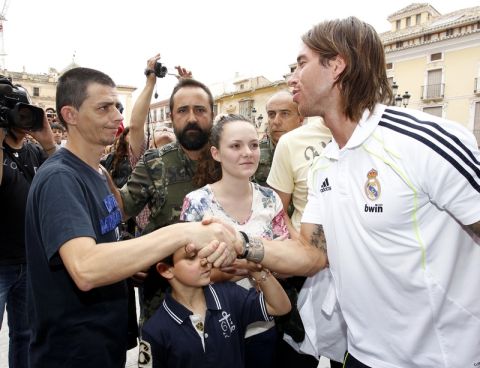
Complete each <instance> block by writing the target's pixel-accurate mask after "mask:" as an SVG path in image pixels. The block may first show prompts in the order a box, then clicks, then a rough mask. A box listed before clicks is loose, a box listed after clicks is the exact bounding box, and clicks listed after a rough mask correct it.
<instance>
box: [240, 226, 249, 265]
mask: <svg viewBox="0 0 480 368" xmlns="http://www.w3.org/2000/svg"><path fill="white" fill-rule="evenodd" d="M239 233H240V234H241V235H242V238H243V253H242V254H239V255H238V256H237V258H238V259H244V258H247V255H248V251H249V250H250V240H249V239H248V235H247V234H245V233H244V232H243V231H239Z"/></svg>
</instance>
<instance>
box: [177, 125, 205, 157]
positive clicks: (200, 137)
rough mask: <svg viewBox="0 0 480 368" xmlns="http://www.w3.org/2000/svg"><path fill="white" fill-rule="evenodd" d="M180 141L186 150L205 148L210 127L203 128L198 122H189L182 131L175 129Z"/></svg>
mask: <svg viewBox="0 0 480 368" xmlns="http://www.w3.org/2000/svg"><path fill="white" fill-rule="evenodd" d="M174 133H175V136H176V137H177V140H178V143H180V145H181V146H182V147H184V148H185V149H186V150H189V151H198V150H200V149H201V148H203V147H204V146H205V145H206V144H207V142H208V138H209V137H210V129H209V130H207V131H205V130H202V129H201V128H200V127H199V126H198V124H197V123H188V124H187V126H186V127H185V128H183V130H182V131H180V132H179V131H178V130H176V129H174Z"/></svg>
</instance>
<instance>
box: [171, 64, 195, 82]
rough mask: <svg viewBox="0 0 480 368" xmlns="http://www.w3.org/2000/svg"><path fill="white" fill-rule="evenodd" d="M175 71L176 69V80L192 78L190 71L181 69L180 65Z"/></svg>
mask: <svg viewBox="0 0 480 368" xmlns="http://www.w3.org/2000/svg"><path fill="white" fill-rule="evenodd" d="M175 69H177V72H178V76H176V77H177V79H178V80H181V79H191V78H193V76H192V72H191V71H190V70H187V69H185V68H183V67H181V66H180V65H177V66H176V67H175Z"/></svg>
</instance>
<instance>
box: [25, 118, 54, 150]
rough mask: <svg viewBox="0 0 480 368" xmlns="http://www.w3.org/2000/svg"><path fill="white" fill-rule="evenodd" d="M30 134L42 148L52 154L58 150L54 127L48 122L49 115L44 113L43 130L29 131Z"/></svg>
mask: <svg viewBox="0 0 480 368" xmlns="http://www.w3.org/2000/svg"><path fill="white" fill-rule="evenodd" d="M27 133H28V134H30V135H31V136H32V138H34V139H35V140H36V141H37V142H38V143H40V145H41V146H42V148H43V149H44V150H45V151H46V152H47V153H48V154H49V155H51V154H52V153H54V152H55V150H56V145H55V139H54V138H53V132H52V128H50V123H49V122H48V119H47V115H46V114H45V112H44V113H43V127H42V130H38V131H27Z"/></svg>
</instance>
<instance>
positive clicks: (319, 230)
mask: <svg viewBox="0 0 480 368" xmlns="http://www.w3.org/2000/svg"><path fill="white" fill-rule="evenodd" d="M310 244H312V245H313V246H314V247H315V248H319V249H320V250H321V251H323V253H327V241H326V239H325V233H324V232H323V226H322V225H315V229H314V230H313V233H312V236H311V237H310Z"/></svg>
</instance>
